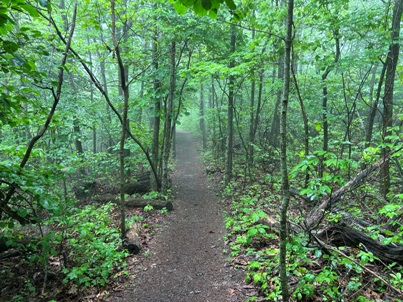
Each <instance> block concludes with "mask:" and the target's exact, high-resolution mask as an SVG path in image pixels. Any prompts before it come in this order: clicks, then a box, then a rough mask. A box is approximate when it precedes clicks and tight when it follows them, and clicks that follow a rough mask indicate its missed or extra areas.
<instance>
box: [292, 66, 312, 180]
mask: <svg viewBox="0 0 403 302" xmlns="http://www.w3.org/2000/svg"><path fill="white" fill-rule="evenodd" d="M291 72H292V77H293V79H294V86H295V90H296V91H297V96H298V101H299V106H300V107H301V115H302V121H303V123H304V153H305V156H308V155H309V125H308V116H307V114H306V111H305V105H304V100H303V99H302V96H301V93H300V90H299V85H298V81H297V77H296V76H295V72H294V69H293V68H292V67H291ZM308 181H309V169H307V170H306V172H305V185H304V186H305V187H306V186H308Z"/></svg>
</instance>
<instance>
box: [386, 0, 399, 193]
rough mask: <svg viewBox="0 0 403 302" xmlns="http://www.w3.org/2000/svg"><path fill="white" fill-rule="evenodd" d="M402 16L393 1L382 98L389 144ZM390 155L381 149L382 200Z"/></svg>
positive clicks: (396, 2) (388, 181)
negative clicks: (382, 161)
mask: <svg viewBox="0 0 403 302" xmlns="http://www.w3.org/2000/svg"><path fill="white" fill-rule="evenodd" d="M402 14H403V0H394V8H393V18H392V27H391V34H390V38H391V39H390V40H391V43H390V46H389V52H388V55H387V57H386V62H385V65H386V78H385V92H384V96H383V132H382V135H383V139H384V140H385V142H387V143H388V142H389V139H388V138H387V136H388V135H390V134H391V131H390V130H391V128H392V126H393V93H394V87H395V75H396V67H397V62H398V60H399V50H400V41H399V37H400V23H401V20H402ZM389 153H390V147H389V146H386V147H384V148H383V149H382V156H383V159H384V161H385V163H384V164H383V166H382V168H381V193H382V195H383V196H384V198H385V199H386V198H387V194H388V193H389V190H390V162H389V160H386V159H387V157H388V156H389Z"/></svg>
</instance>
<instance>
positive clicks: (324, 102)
mask: <svg viewBox="0 0 403 302" xmlns="http://www.w3.org/2000/svg"><path fill="white" fill-rule="evenodd" d="M339 35H340V33H339V30H338V29H335V30H334V31H333V37H334V41H335V48H336V49H335V51H336V53H335V57H334V61H333V64H332V65H330V66H327V67H326V70H325V72H324V73H323V74H322V84H323V88H322V111H323V113H322V120H323V147H322V150H323V151H325V152H327V151H328V149H329V121H328V118H329V117H328V108H327V101H328V97H327V93H328V92H327V84H326V79H327V77H328V75H329V73H330V72H331V71H332V70H333V69H334V67H335V65H336V63H337V62H338V61H339V59H340V54H341V53H340V37H339ZM324 169H325V167H324V166H323V159H322V160H321V163H320V166H319V177H320V178H322V177H323V172H324Z"/></svg>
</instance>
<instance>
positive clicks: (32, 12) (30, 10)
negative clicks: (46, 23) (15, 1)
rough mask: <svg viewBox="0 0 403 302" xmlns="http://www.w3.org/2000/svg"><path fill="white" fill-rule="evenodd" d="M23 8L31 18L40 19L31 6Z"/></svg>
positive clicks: (25, 5)
mask: <svg viewBox="0 0 403 302" xmlns="http://www.w3.org/2000/svg"><path fill="white" fill-rule="evenodd" d="M21 8H22V9H23V10H25V11H26V12H27V13H29V14H30V15H31V17H34V18H35V17H39V14H38V12H37V11H36V9H35V8H34V7H33V6H32V5H30V4H22V5H21Z"/></svg>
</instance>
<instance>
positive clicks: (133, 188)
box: [123, 179, 151, 195]
mask: <svg viewBox="0 0 403 302" xmlns="http://www.w3.org/2000/svg"><path fill="white" fill-rule="evenodd" d="M150 190H151V182H150V179H146V180H141V181H138V182H131V183H127V184H125V185H124V186H123V192H124V193H125V194H128V195H133V194H136V193H140V194H144V193H148V192H150Z"/></svg>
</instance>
